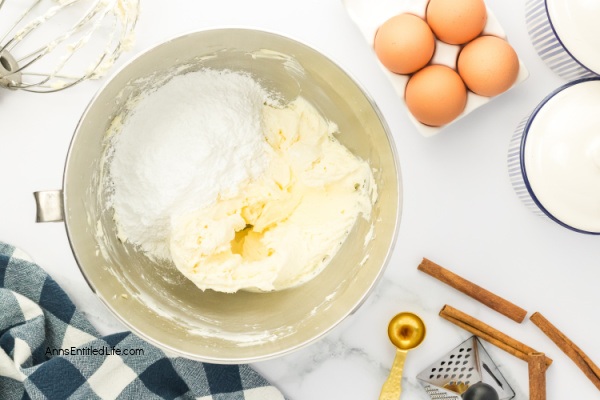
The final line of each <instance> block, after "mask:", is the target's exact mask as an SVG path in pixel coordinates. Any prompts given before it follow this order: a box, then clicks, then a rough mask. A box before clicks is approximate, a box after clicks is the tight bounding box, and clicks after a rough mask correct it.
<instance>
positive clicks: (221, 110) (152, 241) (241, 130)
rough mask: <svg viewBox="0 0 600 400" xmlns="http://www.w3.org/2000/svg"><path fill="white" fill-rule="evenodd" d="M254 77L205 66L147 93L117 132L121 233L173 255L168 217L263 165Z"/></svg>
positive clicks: (153, 253)
mask: <svg viewBox="0 0 600 400" xmlns="http://www.w3.org/2000/svg"><path fill="white" fill-rule="evenodd" d="M267 101H268V94H267V93H266V92H265V90H264V89H263V88H262V87H261V86H260V85H259V84H258V83H257V82H256V81H254V80H253V79H252V77H250V76H248V75H246V74H242V73H238V72H232V71H216V70H210V69H205V70H201V71H198V72H192V73H188V74H185V75H178V76H175V77H174V78H173V79H171V80H170V81H169V82H167V83H166V84H165V85H164V86H162V87H160V88H158V89H157V90H156V91H154V92H152V93H149V94H146V95H145V96H144V97H143V98H142V99H141V100H140V101H139V103H138V104H137V106H136V107H135V108H134V111H133V112H132V113H131V114H130V115H129V117H128V118H127V119H126V121H125V122H124V124H123V127H122V129H121V132H120V133H119V134H117V135H115V137H114V142H113V159H112V161H111V163H110V170H109V180H110V181H111V182H112V186H113V187H112V192H113V193H112V199H111V201H112V205H113V208H114V211H115V220H116V223H117V229H118V233H119V237H120V238H121V239H122V240H128V241H129V242H131V243H132V244H134V245H136V246H138V247H139V248H140V249H141V250H142V251H144V252H146V253H147V255H148V256H150V257H151V258H155V259H169V258H170V254H169V244H168V243H169V239H168V238H169V236H170V229H171V218H174V217H176V216H178V215H181V214H183V213H186V212H189V211H192V210H195V209H197V208H200V207H204V206H206V205H208V204H211V203H213V202H214V201H216V200H217V196H218V195H219V193H222V194H225V193H227V194H235V192H236V191H237V188H238V186H239V184H240V183H241V182H243V181H245V180H247V179H252V178H255V177H257V176H259V175H260V174H261V173H263V171H264V170H265V168H266V162H267V161H266V160H267V158H266V157H264V154H265V149H266V146H267V144H266V142H265V139H264V136H263V130H262V119H261V118H262V117H261V115H262V113H261V110H262V107H263V104H264V103H265V102H267Z"/></svg>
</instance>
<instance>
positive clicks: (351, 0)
mask: <svg viewBox="0 0 600 400" xmlns="http://www.w3.org/2000/svg"><path fill="white" fill-rule="evenodd" d="M342 3H343V5H344V8H345V9H346V12H347V13H348V15H349V16H350V19H351V20H352V21H353V22H354V24H355V25H356V26H357V27H358V29H359V30H360V32H361V33H362V35H363V37H364V38H365V40H366V41H367V43H368V44H369V46H371V48H372V47H373V40H374V38H375V33H376V32H377V29H378V28H379V27H380V26H381V25H382V24H383V23H384V22H385V21H387V20H388V19H389V18H391V17H393V16H394V15H398V14H402V13H409V14H414V15H417V16H419V17H421V18H423V19H425V13H426V10H427V4H428V3H429V0H398V1H389V0H342ZM486 9H487V22H486V25H485V27H484V29H483V32H482V33H481V35H492V36H497V37H500V38H502V39H504V40H507V37H506V33H505V32H504V29H503V28H502V26H501V25H500V22H499V21H498V20H497V19H496V17H495V16H494V13H493V12H492V11H491V10H490V8H489V7H487V6H486ZM462 47H463V46H462V45H451V44H448V43H444V42H442V41H440V40H438V39H437V38H436V43H435V52H434V54H433V58H432V59H431V61H430V64H440V65H446V66H448V67H450V68H452V69H454V70H456V60H457V58H458V53H459V52H460V50H461V48H462ZM373 56H374V57H375V58H376V60H377V63H378V64H379V66H380V67H381V69H382V70H383V72H384V73H385V74H386V75H387V77H388V78H389V80H390V82H391V84H392V87H393V88H394V90H395V91H396V93H398V96H399V97H400V99H401V100H402V101H403V102H404V103H405V105H406V102H405V101H404V91H405V88H406V84H407V83H408V80H409V78H410V75H400V74H395V73H393V72H391V71H390V70H388V69H387V68H386V67H384V66H383V64H382V63H381V62H380V61H379V59H377V56H376V55H375V51H373ZM528 77H529V71H527V68H526V67H525V65H524V64H523V62H522V60H521V59H520V58H519V73H518V75H517V79H516V80H515V83H514V84H513V85H512V86H511V88H509V90H510V89H512V88H513V87H515V86H516V85H518V84H519V83H521V82H523V81H524V80H526V79H527V78H528ZM505 93H506V92H505ZM495 97H497V96H494V97H485V96H480V95H477V94H475V93H473V92H471V91H468V93H467V104H466V106H465V109H464V110H463V112H462V113H461V114H460V115H459V116H458V117H457V118H455V119H454V120H453V121H452V122H450V123H448V124H446V125H443V126H440V127H434V126H428V125H425V124H422V123H421V122H419V121H417V119H416V118H415V117H414V116H413V115H412V114H411V113H410V112H409V111H408V109H407V114H408V116H409V118H410V120H411V121H412V123H413V124H414V125H415V127H416V128H417V130H418V131H419V133H420V134H421V135H423V136H425V137H430V136H434V135H436V134H438V133H439V132H440V131H442V130H443V129H444V128H445V127H447V126H449V125H451V124H453V123H454V122H456V121H458V120H460V119H461V118H464V117H465V116H466V115H468V114H469V113H471V112H472V111H473V110H475V109H477V108H479V107H481V106H482V105H484V104H487V103H488V102H489V101H491V100H492V99H494V98H495Z"/></svg>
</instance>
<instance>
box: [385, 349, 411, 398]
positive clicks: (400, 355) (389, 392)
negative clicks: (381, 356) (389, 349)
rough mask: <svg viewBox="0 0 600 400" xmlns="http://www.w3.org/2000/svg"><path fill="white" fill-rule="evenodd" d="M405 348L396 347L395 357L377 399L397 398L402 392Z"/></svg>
mask: <svg viewBox="0 0 600 400" xmlns="http://www.w3.org/2000/svg"><path fill="white" fill-rule="evenodd" d="M407 353H408V351H407V350H400V349H396V357H395V358H394V363H393V364H392V369H390V374H389V375H388V378H387V379H386V381H385V383H384V384H383V387H382V388H381V394H380V395H379V400H398V399H399V398H400V394H401V393H402V371H403V370H404V361H405V360H406V354H407Z"/></svg>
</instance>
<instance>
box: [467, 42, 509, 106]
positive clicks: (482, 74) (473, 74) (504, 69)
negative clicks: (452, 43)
mask: <svg viewBox="0 0 600 400" xmlns="http://www.w3.org/2000/svg"><path fill="white" fill-rule="evenodd" d="M457 65H458V73H459V74H460V76H461V77H462V79H463V81H464V82H465V84H466V85H467V87H468V88H469V89H470V90H471V91H473V92H474V93H477V94H479V95H482V96H489V97H491V96H496V95H498V94H500V93H502V92H504V91H506V90H508V89H509V88H510V87H511V86H512V85H513V84H514V83H515V81H516V80H517V75H518V74H519V57H518V56H517V53H516V52H515V50H514V49H513V48H512V47H511V45H510V44H508V42H507V41H506V40H503V39H500V38H499V37H496V36H481V37H478V38H477V39H475V40H473V41H472V42H470V43H469V44H467V45H466V46H465V47H464V48H463V49H462V50H461V52H460V54H459V55H458V63H457Z"/></svg>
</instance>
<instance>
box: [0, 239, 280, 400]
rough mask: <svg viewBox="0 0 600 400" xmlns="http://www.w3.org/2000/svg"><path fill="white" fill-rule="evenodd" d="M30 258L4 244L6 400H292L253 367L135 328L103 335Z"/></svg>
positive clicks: (0, 325)
mask: <svg viewBox="0 0 600 400" xmlns="http://www.w3.org/2000/svg"><path fill="white" fill-rule="evenodd" d="M27 259H28V257H27V255H26V254H24V253H22V252H21V251H20V250H18V249H15V248H14V247H12V246H10V245H7V244H4V243H2V242H0V399H1V400H12V399H50V400H60V399H86V400H87V399H90V400H92V399H144V400H146V399H201V400H283V399H284V396H283V395H282V394H281V392H280V391H279V390H277V389H276V388H275V387H273V386H271V385H270V384H269V383H268V382H267V381H266V380H265V379H264V378H262V377H261V376H260V375H259V374H258V373H256V372H255V371H254V370H253V369H252V368H250V367H249V366H247V365H239V366H238V365H212V364H205V363H200V362H196V361H191V360H188V359H184V358H171V357H168V356H167V355H165V353H163V352H162V351H161V350H159V349H157V348H155V347H153V346H151V345H150V344H148V343H146V342H144V341H143V340H141V339H140V338H138V337H137V336H135V335H133V334H132V333H130V332H123V333H118V334H114V335H110V336H105V337H100V335H99V334H98V333H97V332H96V330H95V329H94V327H93V326H92V325H91V324H90V323H89V321H88V320H87V319H86V318H85V317H84V316H83V314H82V313H81V312H80V311H78V310H77V309H76V308H75V306H74V305H73V303H72V302H71V300H69V298H68V297H67V295H66V294H65V292H63V291H62V289H61V288H60V287H59V286H58V285H57V283H56V282H55V281H54V280H53V279H52V278H50V277H49V276H48V274H46V272H44V271H43V270H42V269H41V268H40V267H39V266H37V265H36V264H34V263H32V262H30V261H27ZM67 350H68V353H67ZM131 350H133V353H135V352H138V353H139V352H140V350H141V352H143V355H141V354H128V355H125V354H124V353H125V352H128V353H131V352H132V351H131ZM94 351H95V354H94ZM118 352H120V353H121V354H117V353H118ZM102 353H103V354H102Z"/></svg>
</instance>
